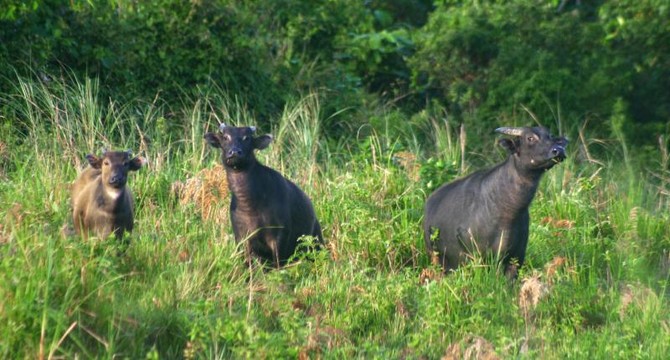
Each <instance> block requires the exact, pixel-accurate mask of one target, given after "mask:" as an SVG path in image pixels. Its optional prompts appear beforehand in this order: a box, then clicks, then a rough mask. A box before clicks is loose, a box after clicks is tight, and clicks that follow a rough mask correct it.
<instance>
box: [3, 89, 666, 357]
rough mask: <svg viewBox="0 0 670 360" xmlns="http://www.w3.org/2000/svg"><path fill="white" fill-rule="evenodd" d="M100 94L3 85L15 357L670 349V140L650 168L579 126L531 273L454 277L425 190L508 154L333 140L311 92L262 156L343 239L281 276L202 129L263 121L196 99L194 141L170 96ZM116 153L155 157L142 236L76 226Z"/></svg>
mask: <svg viewBox="0 0 670 360" xmlns="http://www.w3.org/2000/svg"><path fill="white" fill-rule="evenodd" d="M96 87H97V84H96V83H95V82H94V81H86V82H77V81H74V80H72V81H67V82H65V83H56V82H55V81H54V82H52V83H51V84H43V83H35V82H31V81H27V80H19V81H18V82H17V90H16V93H15V94H5V96H4V98H3V102H2V107H1V108H0V109H1V111H2V114H1V116H2V118H0V124H4V126H3V127H2V128H0V135H1V136H2V137H1V141H0V269H1V270H0V273H1V276H0V358H3V359H8V358H30V359H47V358H67V359H72V358H110V359H111V358H130V359H138V358H148V359H157V358H186V359H200V358H205V359H211V358H216V359H219V358H220V359H227V358H300V359H306V358H338V359H340V358H381V359H393V358H407V359H421V358H425V359H437V358H441V357H444V358H446V359H459V358H467V359H474V358H486V359H494V358H502V359H507V358H516V357H520V358H547V359H566V358H577V359H585V358H595V359H597V358H623V359H630V358H645V359H646V358H649V359H660V358H664V357H667V354H669V353H670V341H669V339H670V304H669V301H668V295H669V294H670V289H669V287H668V285H669V277H670V254H669V251H670V225H669V221H670V211H669V207H668V206H669V205H668V204H669V203H670V199H669V197H668V194H669V192H668V190H669V189H670V184H669V183H670V176H669V175H668V154H667V153H666V152H664V151H663V150H662V149H667V143H663V141H664V140H663V139H661V142H662V146H659V149H658V150H657V151H655V152H652V153H655V154H656V155H655V156H654V157H652V158H651V159H648V158H645V159H646V160H644V161H642V160H641V159H638V158H636V157H635V156H634V155H633V154H632V153H634V152H633V151H631V149H627V148H626V147H625V143H624V142H623V141H622V139H623V138H622V137H619V139H618V140H616V136H615V140H611V141H600V140H598V141H596V140H591V139H589V136H588V131H587V130H585V131H583V132H579V131H578V129H564V130H566V131H567V132H568V135H570V136H571V138H572V139H573V141H572V143H571V144H570V146H569V158H568V160H567V161H566V162H564V163H562V164H560V165H559V166H556V167H555V168H554V169H552V170H551V171H549V172H547V174H546V175H545V177H544V179H543V181H542V183H541V186H540V189H539V191H538V194H537V196H536V198H535V201H534V203H533V205H532V207H531V219H532V220H531V228H530V231H531V235H530V241H529V247H528V254H527V264H526V265H525V266H524V267H523V268H522V271H521V273H520V276H519V279H518V280H516V281H508V280H507V279H506V278H505V277H504V276H503V275H501V273H500V269H499V268H498V266H497V265H496V263H495V261H491V259H488V257H487V256H486V255H483V256H477V257H475V258H474V259H473V260H472V261H471V262H470V263H469V264H468V265H467V266H465V267H463V268H461V269H459V270H458V271H457V272H455V273H453V274H450V275H448V276H442V275H441V271H440V269H439V268H438V267H436V266H434V265H432V264H431V260H430V258H429V256H428V255H427V254H426V253H425V251H424V247H423V240H422V238H421V230H420V229H421V227H420V224H421V221H422V208H423V203H424V200H425V198H426V197H427V195H428V194H429V193H430V191H431V190H432V189H434V188H435V186H436V185H439V184H440V183H442V182H444V181H447V180H451V179H453V178H455V177H457V176H461V175H463V174H464V173H463V172H464V171H465V172H466V173H467V172H470V171H473V170H474V169H476V168H478V167H479V166H481V165H482V164H489V165H490V164H493V163H494V162H496V161H499V160H501V159H502V156H501V155H500V152H499V151H497V150H496V149H495V148H494V146H493V143H491V144H490V145H489V144H478V141H476V139H472V138H471V139H467V140H466V137H464V136H461V135H459V134H458V133H457V131H455V130H454V129H448V128H446V127H445V125H444V123H443V122H442V121H441V120H439V119H426V121H425V124H424V126H423V132H424V135H425V137H426V139H427V140H426V141H423V140H417V139H418V137H417V135H416V134H415V133H410V132H406V134H407V135H406V138H398V137H397V136H392V135H390V134H391V131H385V130H384V129H383V128H382V129H376V128H371V129H354V131H352V134H351V137H350V138H348V139H339V140H333V139H329V140H327V139H325V138H324V137H323V135H322V134H321V131H320V129H319V121H318V119H319V102H318V97H317V96H314V95H312V96H306V97H305V98H304V99H302V100H301V101H300V102H297V103H296V104H293V105H291V106H288V107H287V108H286V109H285V111H284V113H283V116H282V118H281V120H280V121H279V126H278V127H277V128H275V129H266V128H261V129H260V130H259V131H262V132H272V133H273V134H274V135H275V137H276V140H275V142H274V143H273V144H272V145H271V146H270V148H269V149H267V150H265V151H263V152H260V153H259V154H258V156H259V159H260V160H261V161H262V162H264V163H266V164H268V165H270V166H272V167H274V168H276V169H278V170H280V171H281V172H282V173H284V174H286V175H287V176H288V177H289V178H291V179H293V180H294V181H295V182H296V183H298V184H299V185H300V186H301V187H302V188H303V189H304V190H305V192H306V193H308V194H309V195H310V197H311V198H312V199H313V201H314V205H315V208H316V212H317V215H318V216H319V218H320V222H321V224H322V226H323V228H324V236H325V238H326V239H327V241H328V248H329V251H328V252H324V253H320V254H316V255H314V256H313V259H312V261H297V262H295V263H294V264H292V265H291V266H288V267H286V268H284V269H281V270H278V271H262V270H261V269H258V268H257V267H255V268H248V267H247V266H246V265H245V263H244V262H243V260H242V258H243V256H242V252H241V249H239V248H237V247H236V246H235V244H234V241H233V239H232V230H231V228H230V225H229V220H228V216H227V207H228V203H229V198H228V194H227V188H226V184H225V178H224V176H223V172H222V169H221V168H220V167H219V166H217V165H216V164H217V162H218V159H219V155H218V153H216V152H214V151H210V149H209V148H207V146H206V143H205V141H204V140H203V138H202V136H203V134H204V132H206V131H208V130H212V129H215V128H216V126H217V125H218V123H219V122H227V123H233V124H245V125H247V124H254V123H255V121H254V120H253V119H250V116H249V114H248V113H247V112H246V111H245V110H244V106H243V104H239V103H237V102H235V100H234V99H231V98H229V97H226V96H225V95H223V94H212V96H211V97H207V98H201V99H193V101H191V102H190V103H189V102H185V103H184V105H183V111H182V112H183V114H184V116H186V117H187V119H186V122H185V123H186V124H187V125H186V126H185V127H184V129H183V131H181V130H180V131H178V132H177V133H180V134H181V133H183V136H179V137H175V136H173V135H170V134H174V133H175V131H174V127H175V125H174V124H172V123H171V122H170V120H169V119H170V116H169V114H167V113H166V110H165V109H164V107H161V106H159V105H157V104H129V105H124V104H112V105H109V106H106V107H103V106H101V105H100V103H101V101H100V100H99V99H97V91H96ZM551 122H553V120H551ZM501 125H513V124H501ZM547 125H549V124H547ZM447 129H448V130H449V131H447ZM486 131H488V130H486ZM491 131H492V129H491ZM580 135H582V136H580ZM615 135H616V134H615ZM665 141H667V140H665ZM102 147H108V148H114V149H132V150H133V151H134V152H135V153H140V154H142V155H144V156H146V157H147V159H148V160H149V164H148V166H147V167H146V168H143V169H141V170H140V171H138V172H137V173H133V174H132V175H131V176H130V180H129V185H130V187H131V188H132V190H133V192H134V194H135V198H136V226H135V232H134V233H133V235H132V239H131V245H130V246H129V247H128V248H127V249H122V248H121V246H120V245H119V244H116V243H115V241H113V240H112V239H109V240H104V241H100V240H92V241H83V240H81V239H79V238H78V237H75V236H71V235H68V234H67V231H64V230H67V229H65V227H67V224H68V223H69V222H71V214H70V204H69V192H68V187H69V184H70V183H71V182H72V181H73V180H74V178H75V177H76V174H77V172H78V171H79V169H81V168H83V166H84V165H85V161H84V155H86V154H87V153H90V152H96V153H97V152H99V151H100V149H101V148H102ZM463 149H465V152H463ZM594 154H604V155H594ZM462 155H463V156H462ZM462 159H464V161H465V162H463V160H462ZM124 250H125V251H124Z"/></svg>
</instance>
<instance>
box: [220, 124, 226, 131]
mask: <svg viewBox="0 0 670 360" xmlns="http://www.w3.org/2000/svg"><path fill="white" fill-rule="evenodd" d="M225 128H226V124H224V123H221V124H219V130H220V131H223V129H225Z"/></svg>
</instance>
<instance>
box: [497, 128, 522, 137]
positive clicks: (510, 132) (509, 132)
mask: <svg viewBox="0 0 670 360" xmlns="http://www.w3.org/2000/svg"><path fill="white" fill-rule="evenodd" d="M496 132H499V133H501V134H506V135H512V136H521V134H523V128H518V127H499V128H497V129H496Z"/></svg>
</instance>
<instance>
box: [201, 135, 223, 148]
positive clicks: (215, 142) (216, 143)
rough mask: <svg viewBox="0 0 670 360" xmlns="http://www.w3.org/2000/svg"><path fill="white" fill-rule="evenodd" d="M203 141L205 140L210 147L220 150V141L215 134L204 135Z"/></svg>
mask: <svg viewBox="0 0 670 360" xmlns="http://www.w3.org/2000/svg"><path fill="white" fill-rule="evenodd" d="M205 140H207V143H208V144H209V145H211V146H212V147H215V148H218V149H220V148H221V141H220V140H219V137H218V136H216V134H214V133H211V132H208V133H207V134H205Z"/></svg>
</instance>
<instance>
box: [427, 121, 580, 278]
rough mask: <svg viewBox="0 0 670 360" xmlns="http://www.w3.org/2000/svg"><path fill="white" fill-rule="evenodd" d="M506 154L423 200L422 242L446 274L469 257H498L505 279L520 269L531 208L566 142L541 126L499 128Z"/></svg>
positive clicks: (558, 160) (523, 257) (561, 153)
mask: <svg viewBox="0 0 670 360" xmlns="http://www.w3.org/2000/svg"><path fill="white" fill-rule="evenodd" d="M497 131H498V132H502V133H505V134H508V135H513V136H514V137H513V138H512V139H507V138H504V139H501V140H500V144H501V145H502V146H503V147H505V148H506V149H507V150H508V152H509V156H508V157H507V159H506V160H505V161H504V162H502V163H500V164H498V165H496V166H494V167H493V168H490V169H486V170H481V171H478V172H475V173H473V174H471V175H469V176H467V177H465V178H461V179H459V180H456V181H454V182H451V183H448V184H445V185H443V186H441V187H440V188H438V189H437V190H436V191H435V192H433V194H431V195H430V197H429V198H428V200H427V201H426V206H425V216H424V240H425V243H426V248H427V250H428V252H429V254H432V253H433V252H436V253H437V255H438V256H439V259H440V263H441V264H442V266H443V267H444V270H445V271H448V270H453V269H456V268H457V267H458V266H459V264H461V263H463V261H464V260H465V259H466V258H467V257H468V255H469V254H476V253H480V254H486V253H493V254H497V255H498V256H500V258H501V259H502V261H503V264H504V265H505V270H506V272H507V274H508V275H509V276H515V273H516V265H515V264H514V260H513V259H516V264H518V266H521V265H523V263H524V260H525V256H526V245H527V243H528V225H529V221H530V217H529V214H528V206H529V205H530V203H531V201H532V200H533V197H534V196H535V191H536V190H537V186H538V184H539V182H540V178H541V177H542V174H543V173H544V172H545V171H546V170H548V169H550V168H551V167H553V166H554V165H555V164H557V163H558V162H560V161H562V160H563V159H564V158H565V146H566V145H567V140H566V139H565V138H563V137H558V138H556V137H553V136H551V134H550V133H549V131H548V130H547V129H545V128H543V127H534V128H527V127H526V128H500V129H497Z"/></svg>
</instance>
